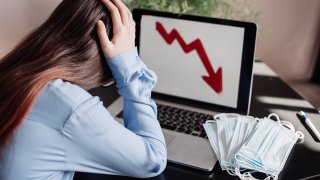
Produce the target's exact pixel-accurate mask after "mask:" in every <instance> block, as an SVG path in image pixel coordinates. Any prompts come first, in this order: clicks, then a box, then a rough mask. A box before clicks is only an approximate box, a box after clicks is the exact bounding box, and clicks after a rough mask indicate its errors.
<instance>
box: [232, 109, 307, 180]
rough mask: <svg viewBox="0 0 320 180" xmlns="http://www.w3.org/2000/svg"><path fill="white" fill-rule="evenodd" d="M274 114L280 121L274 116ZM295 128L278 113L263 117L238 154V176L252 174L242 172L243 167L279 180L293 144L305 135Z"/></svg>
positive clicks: (236, 156)
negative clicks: (281, 118)
mask: <svg viewBox="0 0 320 180" xmlns="http://www.w3.org/2000/svg"><path fill="white" fill-rule="evenodd" d="M272 116H274V117H275V118H276V121H274V120H272V119H270V118H271V117H272ZM283 124H284V125H283ZM288 127H289V128H290V129H288ZM292 128H293V126H292V125H290V123H289V122H286V121H283V122H281V121H280V119H279V117H278V116H277V115H276V114H270V115H269V116H268V118H263V119H262V120H260V121H259V123H258V124H257V127H256V128H255V130H254V132H253V134H252V136H251V137H250V138H249V139H248V140H247V141H246V142H245V143H244V145H243V146H242V147H241V148H240V149H239V150H238V152H237V153H236V155H235V158H236V164H237V171H236V172H237V175H238V176H239V177H240V178H241V176H243V177H242V178H241V179H246V178H244V177H248V173H247V174H246V175H245V176H244V174H241V173H240V172H239V169H240V168H244V169H250V170H255V171H258V172H262V173H265V174H267V175H268V177H267V179H268V178H269V179H270V178H273V179H277V177H278V175H279V173H280V172H281V170H282V169H283V166H284V164H285V162H286V161H287V158H288V156H289V153H290V152H291V149H292V147H293V146H294V144H295V143H296V142H297V140H298V139H299V138H303V134H302V133H301V132H299V131H298V132H294V129H292ZM250 176H251V175H250V173H249V177H250Z"/></svg>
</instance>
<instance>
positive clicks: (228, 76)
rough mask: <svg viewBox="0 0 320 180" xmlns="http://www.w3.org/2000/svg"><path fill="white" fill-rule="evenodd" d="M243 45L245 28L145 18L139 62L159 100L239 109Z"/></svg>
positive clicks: (143, 20)
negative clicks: (172, 98) (169, 98)
mask: <svg viewBox="0 0 320 180" xmlns="http://www.w3.org/2000/svg"><path fill="white" fill-rule="evenodd" d="M243 41H244V28H242V27H236V26H228V25H221V24H213V23H206V22H197V21H191V20H183V19H175V18H168V17H159V16H153V15H142V17H141V22H140V39H139V42H140V43H139V44H140V47H139V48H140V49H139V52H140V57H141V59H142V60H143V61H144V62H145V63H146V64H147V66H148V67H149V68H150V69H152V70H153V71H154V72H155V73H156V74H157V77H158V82H157V84H156V86H155V88H154V89H153V92H157V93H161V94H167V95H171V96H176V97H181V98H185V99H190V100H196V101H200V102H206V103H210V104H215V105H220V106H225V107H230V108H236V107H237V103H238V102H237V101H238V95H239V94H238V93H239V84H240V83H239V81H240V70H241V60H242V51H243Z"/></svg>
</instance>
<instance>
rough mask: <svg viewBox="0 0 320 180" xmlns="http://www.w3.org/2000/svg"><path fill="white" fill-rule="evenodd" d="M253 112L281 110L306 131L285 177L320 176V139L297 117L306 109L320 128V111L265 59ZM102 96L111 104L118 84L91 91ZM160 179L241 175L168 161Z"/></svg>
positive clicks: (258, 67) (81, 176)
mask: <svg viewBox="0 0 320 180" xmlns="http://www.w3.org/2000/svg"><path fill="white" fill-rule="evenodd" d="M254 72H255V73H254V79H253V89H252V99H251V109H250V114H251V115H253V116H256V117H264V116H267V115H268V114H270V113H271V112H274V113H277V114H278V115H279V116H280V118H281V119H283V120H288V121H290V122H292V123H293V125H294V126H295V127H296V129H297V130H300V131H302V132H303V133H304V135H305V139H304V141H303V142H302V143H297V144H296V145H295V147H294V148H293V150H292V152H291V154H290V156H289V158H288V160H287V163H286V165H285V167H284V169H283V171H282V172H281V174H280V175H279V179H281V180H295V179H320V165H319V164H320V143H319V142H316V141H315V139H314V135H312V134H310V133H309V132H311V131H308V128H307V127H306V126H305V125H304V124H303V123H302V122H301V121H300V120H298V118H297V117H296V112H298V111H300V110H303V111H305V112H306V113H307V114H308V115H309V117H310V119H311V120H313V123H314V124H315V126H316V127H317V128H318V129H319V130H320V115H319V112H318V111H316V110H315V109H314V108H313V107H312V106H311V105H310V104H309V103H308V102H306V101H305V100H303V99H302V98H301V97H300V96H299V95H298V94H297V93H296V92H295V91H293V90H292V89H291V88H290V87H289V86H288V85H287V84H286V83H284V82H283V81H282V80H281V79H280V78H279V77H277V76H276V74H275V73H274V72H273V71H272V70H271V69H269V68H268V67H267V66H266V65H265V64H264V63H261V62H258V63H256V64H255V70H254ZM91 93H92V94H93V95H97V96H100V97H101V99H102V101H103V102H104V104H105V106H108V105H109V104H110V103H111V102H112V101H114V99H115V98H116V97H117V96H118V95H117V92H116V89H115V87H114V86H113V87H108V88H97V89H95V90H93V91H91ZM74 179H75V180H85V179H94V180H100V179H101V180H102V179H103V180H105V179H115V180H117V179H135V178H128V177H121V176H111V175H100V174H90V173H80V172H77V173H76V174H75V177H74ZM149 179H159V180H176V179H184V180H189V179H190V180H195V179H197V180H205V179H218V180H219V179H230V180H233V179H239V178H237V177H233V176H230V175H229V174H228V173H226V172H224V171H222V170H221V169H220V166H219V163H217V164H216V165H215V167H214V169H213V171H212V172H201V171H197V170H194V169H191V168H187V167H183V166H179V165H176V164H173V163H170V162H168V165H167V168H166V169H165V171H164V172H163V173H162V174H161V175H159V176H157V177H154V178H149Z"/></svg>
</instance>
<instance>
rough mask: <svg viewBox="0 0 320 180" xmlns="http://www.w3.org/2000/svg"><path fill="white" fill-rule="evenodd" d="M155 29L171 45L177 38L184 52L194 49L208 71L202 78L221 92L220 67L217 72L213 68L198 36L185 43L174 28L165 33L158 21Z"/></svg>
mask: <svg viewBox="0 0 320 180" xmlns="http://www.w3.org/2000/svg"><path fill="white" fill-rule="evenodd" d="M156 30H157V31H158V32H159V34H160V35H161V36H162V38H163V39H164V40H165V41H166V43H167V44H168V45H171V44H172V43H173V41H174V40H177V41H178V43H179V44H180V46H181V48H182V50H183V51H184V52H185V53H189V52H191V51H193V50H195V51H196V52H197V54H198V55H199V57H200V60H201V62H202V64H203V65H204V67H205V68H206V71H207V73H208V76H202V79H203V80H204V81H205V82H206V83H207V84H208V85H209V86H210V87H211V88H212V89H213V90H214V91H216V92H217V93H221V92H222V68H221V67H219V68H218V70H217V72H215V71H214V70H213V67H212V65H211V63H210V59H209V57H208V55H207V53H206V51H205V49H204V47H203V45H202V42H201V40H200V39H199V38H197V39H195V40H194V41H192V42H191V43H189V44H187V43H186V42H185V41H184V39H183V38H182V37H181V35H180V33H179V32H178V31H177V30H176V29H172V31H171V32H170V33H167V31H166V30H165V28H164V27H163V25H162V24H161V23H160V22H156Z"/></svg>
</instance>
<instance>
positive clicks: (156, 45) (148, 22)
mask: <svg viewBox="0 0 320 180" xmlns="http://www.w3.org/2000/svg"><path fill="white" fill-rule="evenodd" d="M133 17H134V20H135V22H136V40H137V42H136V44H137V46H138V50H139V54H140V57H141V59H142V60H143V61H144V62H145V64H146V65H147V66H148V67H149V68H150V69H151V70H153V71H154V72H155V73H156V74H157V77H158V81H157V84H156V86H155V87H154V89H153V91H152V98H153V99H154V100H155V102H156V103H157V106H158V120H159V122H160V125H161V127H162V130H163V133H164V136H165V140H166V144H167V148H168V149H167V150H168V161H169V162H173V163H177V164H180V165H185V166H189V167H193V168H197V169H200V170H204V171H211V170H212V169H213V167H214V165H215V164H216V162H217V158H216V156H215V153H214V151H213V150H212V148H211V146H210V144H209V141H208V138H207V136H206V133H205V131H204V129H203V126H202V124H203V123H204V122H205V121H206V120H208V119H213V116H214V115H215V114H217V113H222V112H233V113H239V114H248V113H249V106H250V98H251V86H252V70H253V60H254V50H255V41H256V29H257V28H256V25H255V24H253V23H249V22H240V21H233V20H225V19H217V18H209V17H200V16H191V15H182V14H172V13H165V12H158V11H150V10H141V9H135V10H134V11H133ZM122 108H123V100H122V98H121V97H119V98H118V99H117V100H115V101H114V102H113V103H112V104H111V105H110V106H109V107H108V109H109V111H110V112H111V114H112V115H114V116H115V117H116V119H117V120H119V121H122V119H121V118H122Z"/></svg>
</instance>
